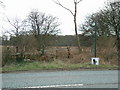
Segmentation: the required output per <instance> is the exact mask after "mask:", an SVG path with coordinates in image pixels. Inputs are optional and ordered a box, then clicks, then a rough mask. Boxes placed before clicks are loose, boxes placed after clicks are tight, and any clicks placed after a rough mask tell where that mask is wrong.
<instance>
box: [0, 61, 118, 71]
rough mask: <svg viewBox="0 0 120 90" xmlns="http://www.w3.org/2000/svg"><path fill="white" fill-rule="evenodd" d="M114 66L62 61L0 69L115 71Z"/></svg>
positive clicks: (29, 63)
mask: <svg viewBox="0 0 120 90" xmlns="http://www.w3.org/2000/svg"><path fill="white" fill-rule="evenodd" d="M117 68H118V66H116V65H106V64H101V65H92V64H89V63H84V64H80V63H78V64H70V63H67V64H66V63H63V62H62V61H53V62H49V63H45V62H24V63H21V64H13V65H9V66H5V67H3V68H2V72H14V71H31V70H32V71H35V70H76V69H117Z"/></svg>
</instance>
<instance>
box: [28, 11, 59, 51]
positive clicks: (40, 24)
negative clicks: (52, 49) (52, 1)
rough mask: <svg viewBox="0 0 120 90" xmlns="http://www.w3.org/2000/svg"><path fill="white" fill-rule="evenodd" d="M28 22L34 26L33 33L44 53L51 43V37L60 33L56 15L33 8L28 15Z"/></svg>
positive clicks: (39, 48)
mask: <svg viewBox="0 0 120 90" xmlns="http://www.w3.org/2000/svg"><path fill="white" fill-rule="evenodd" d="M28 22H29V23H30V26H31V28H32V30H31V31H32V33H33V35H34V36H35V38H36V41H37V42H36V43H37V44H38V50H39V51H40V50H42V53H44V51H45V48H46V46H47V45H48V44H49V41H50V40H49V37H50V36H51V35H56V34H58V33H59V31H60V29H59V28H58V27H59V25H60V24H59V23H58V21H57V18H56V17H53V16H50V15H45V13H41V12H39V11H38V10H33V11H31V12H30V14H29V16H28Z"/></svg>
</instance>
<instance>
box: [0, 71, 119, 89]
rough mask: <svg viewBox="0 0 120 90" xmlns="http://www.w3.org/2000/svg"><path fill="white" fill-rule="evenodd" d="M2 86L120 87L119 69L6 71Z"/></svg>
mask: <svg viewBox="0 0 120 90" xmlns="http://www.w3.org/2000/svg"><path fill="white" fill-rule="evenodd" d="M0 76H1V75H0ZM2 88H118V71H117V70H103V71H100V70H99V71H80V70H73V71H42V72H17V73H4V74H2Z"/></svg>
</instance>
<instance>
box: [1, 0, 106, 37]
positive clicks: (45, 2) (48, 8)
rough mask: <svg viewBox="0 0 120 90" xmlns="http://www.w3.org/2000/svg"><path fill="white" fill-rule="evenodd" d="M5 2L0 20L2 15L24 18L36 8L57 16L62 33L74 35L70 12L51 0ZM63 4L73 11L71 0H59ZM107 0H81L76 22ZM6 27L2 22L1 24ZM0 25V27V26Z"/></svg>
mask: <svg viewBox="0 0 120 90" xmlns="http://www.w3.org/2000/svg"><path fill="white" fill-rule="evenodd" d="M1 1H3V2H4V4H5V6H6V7H5V8H4V9H3V8H1V7H0V17H1V18H0V20H2V21H3V17H4V15H6V16H7V17H9V18H14V17H18V18H21V19H24V18H26V16H27V15H28V14H29V12H30V11H31V10H32V9H38V10H39V11H40V12H44V13H46V14H50V15H53V16H55V17H58V18H59V22H60V23H61V26H60V29H61V31H62V33H61V34H62V35H74V34H75V32H74V23H73V16H72V15H71V13H69V12H68V11H66V10H65V9H63V8H62V7H60V6H59V5H57V4H55V3H54V2H53V1H52V0H1ZM59 1H60V2H61V3H62V4H63V5H64V6H66V7H67V8H69V9H71V10H72V11H74V3H73V0H59ZM105 1H107V0H82V1H81V2H80V3H79V4H78V13H77V23H78V25H79V24H81V23H83V22H84V19H85V17H86V16H87V15H89V14H91V13H93V12H98V11H99V10H100V9H101V8H102V7H103V6H104V4H105ZM1 25H2V26H1V27H3V28H4V30H5V29H6V26H5V24H4V23H2V24H1ZM1 27H0V28H1Z"/></svg>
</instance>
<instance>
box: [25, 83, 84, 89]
mask: <svg viewBox="0 0 120 90" xmlns="http://www.w3.org/2000/svg"><path fill="white" fill-rule="evenodd" d="M75 86H83V84H69V85H49V86H36V87H24V88H57V87H75Z"/></svg>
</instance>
